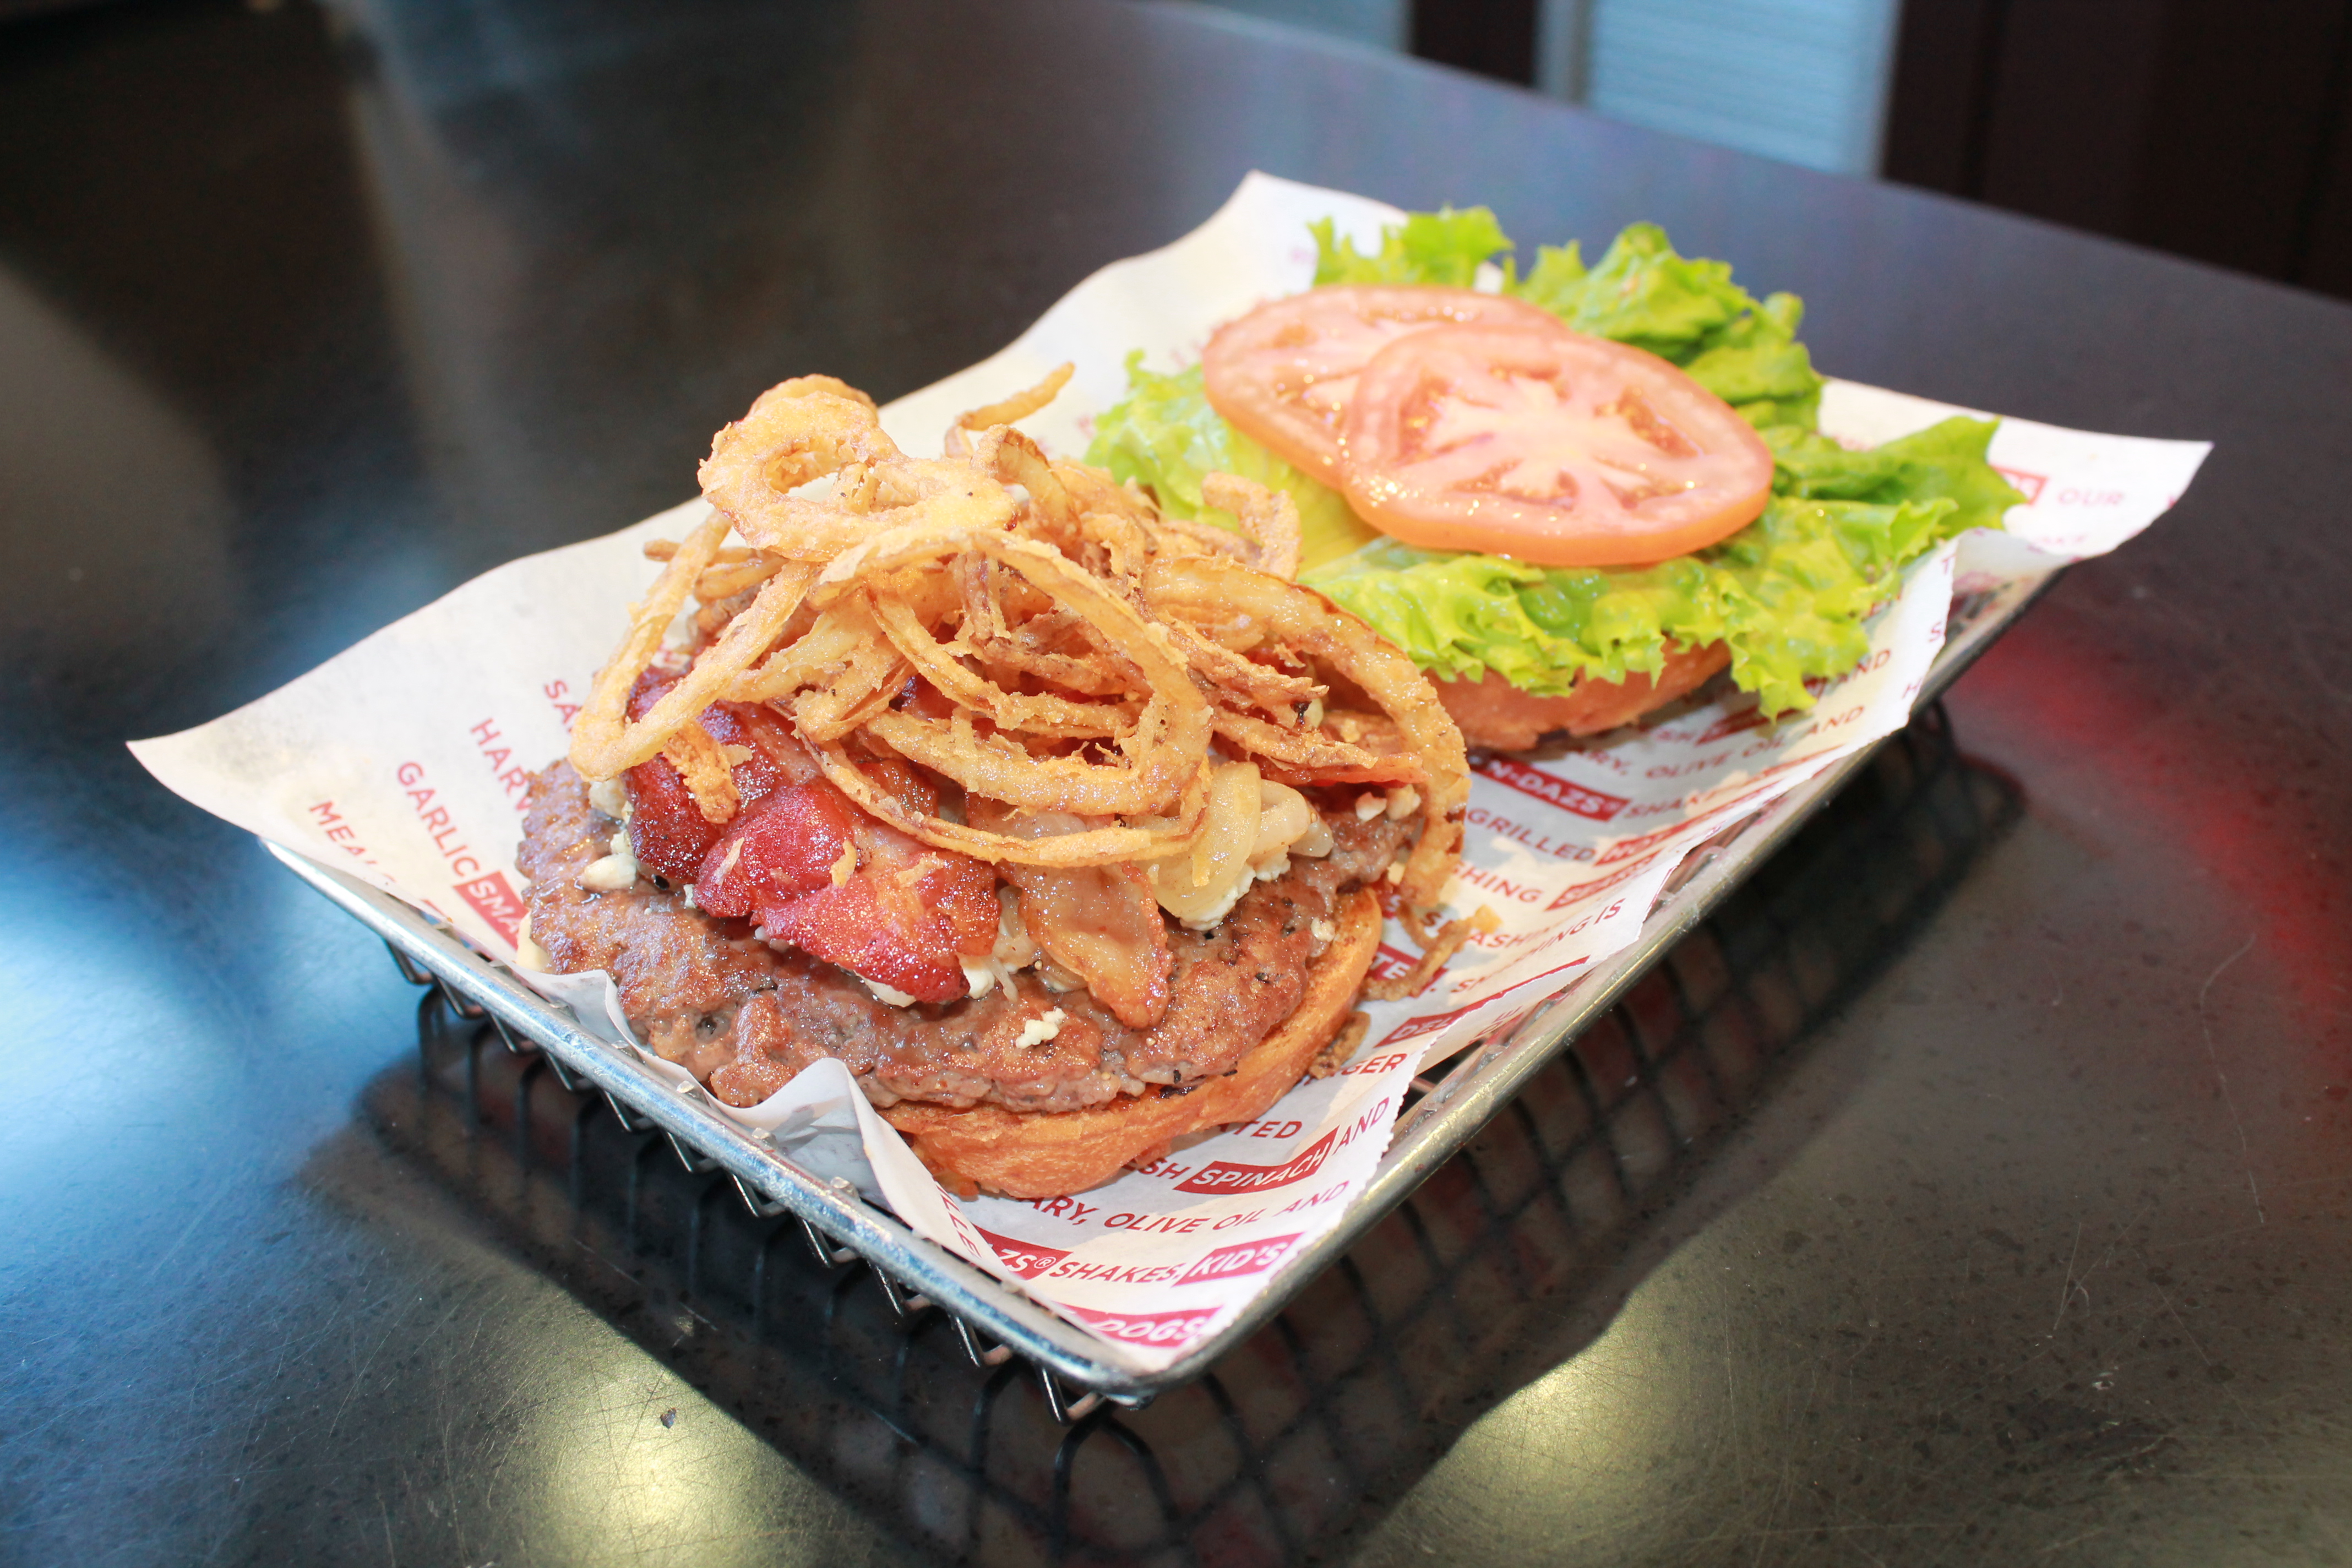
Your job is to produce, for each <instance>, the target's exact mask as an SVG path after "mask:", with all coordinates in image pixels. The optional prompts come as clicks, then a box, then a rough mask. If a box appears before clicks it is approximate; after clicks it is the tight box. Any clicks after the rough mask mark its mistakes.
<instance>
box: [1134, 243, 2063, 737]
mask: <svg viewBox="0 0 2352 1568" xmlns="http://www.w3.org/2000/svg"><path fill="white" fill-rule="evenodd" d="M1314 232H1315V241H1316V247H1317V252H1318V260H1317V267H1316V282H1317V283H1318V284H1323V283H1333V282H1346V283H1440V284H1448V285H1453V286H1455V287H1464V286H1467V285H1469V284H1470V283H1471V282H1472V281H1473V280H1474V279H1475V277H1476V275H1477V271H1478V268H1480V267H1481V266H1482V265H1484V264H1486V263H1488V262H1492V261H1495V259H1496V258H1497V257H1499V256H1502V255H1503V254H1504V253H1505V252H1507V251H1508V250H1509V249H1510V248H1511V243H1510V241H1509V239H1508V238H1507V237H1505V236H1504V234H1503V231H1502V229H1501V227H1500V226H1499V225H1497V224H1496V221H1495V217H1494V215H1493V214H1492V213H1490V212H1488V211H1487V210H1486V208H1484V207H1473V208H1469V209H1467V210H1465V211H1462V212H1454V211H1450V210H1449V211H1446V212H1442V213H1434V214H1430V213H1423V214H1416V215H1414V216H1411V217H1408V218H1407V219H1406V220H1405V221H1404V222H1403V223H1402V224H1401V225H1397V226H1391V227H1390V228H1388V229H1386V230H1384V231H1383V232H1382V235H1381V244H1380V247H1379V248H1378V249H1377V250H1376V251H1375V252H1374V253H1373V254H1371V255H1369V256H1367V255H1365V254H1363V253H1361V252H1360V251H1359V250H1357V249H1356V247H1355V246H1354V245H1353V243H1352V242H1350V241H1348V240H1344V239H1339V238H1337V237H1335V235H1334V233H1333V228H1332V226H1331V225H1330V224H1329V223H1328V221H1327V222H1323V223H1319V224H1317V225H1316V226H1314ZM1500 265H1501V268H1502V288H1503V289H1504V291H1505V292H1507V293H1510V294H1513V295H1516V296H1517V297H1518V298H1520V299H1523V300H1528V301H1529V302H1531V303H1533V304H1536V305H1538V306H1541V307H1542V308H1543V309H1545V310H1549V311H1551V312H1552V313H1553V314H1554V315H1557V316H1559V318H1560V319H1561V320H1562V321H1565V322H1566V323H1567V324H1568V325H1569V326H1570V327H1572V328H1574V329H1575V330H1577V331H1583V332H1589V333H1591V334H1593V335H1595V336H1600V337H1606V338H1611V339H1613V340H1615V341H1617V342H1627V343H1632V344H1633V345H1635V346H1637V347H1640V348H1643V349H1645V350H1647V351H1649V352H1650V353H1655V354H1658V355H1659V356H1660V357H1662V358H1664V359H1666V360H1669V361H1671V362H1673V363H1675V364H1677V365H1679V366H1681V367H1682V368H1683V370H1684V371H1685V373H1686V374H1689V375H1690V376H1692V378H1693V379H1695V380H1696V381H1698V382H1699V383H1700V384H1703V385H1705V386H1706V387H1707V389H1708V390H1710V391H1712V392H1713V393H1715V394H1716V395H1717V396H1718V397H1721V398H1722V399H1723V400H1724V401H1725V402H1727V403H1728V404H1730V405H1732V406H1733V407H1734V408H1737V409H1738V410H1739V411H1740V413H1741V414H1743V415H1744V416H1747V417H1748V420H1749V421H1750V422H1751V423H1752V424H1754V425H1756V426H1758V427H1759V431H1760V432H1761V434H1762V435H1763V437H1764V440H1765V443H1766V445H1768V446H1769V447H1771V449H1772V453H1773V459H1774V468H1773V484H1772V489H1773V495H1772V499H1771V500H1770V501H1769V504H1768V505H1767V506H1766V508H1765V510H1764V513H1763V515H1762V516H1761V517H1759V518H1758V519H1757V520H1756V521H1754V522H1753V523H1750V524H1749V525H1748V527H1747V528H1745V529H1742V530H1741V531H1739V532H1738V533H1736V534H1734V535H1732V536H1731V537H1730V538H1729V539H1727V540H1724V541H1723V542H1720V543H1718V544H1714V545H1710V546H1708V547H1707V548H1706V549H1704V550H1701V551H1698V552H1696V553H1693V554H1690V555H1685V556H1680V557H1677V558H1676V559H1675V560H1672V561H1667V562H1663V563H1659V564H1657V565H1654V566H1644V567H1605V568H1604V567H1586V568H1571V567H1544V566H1537V565H1531V564H1529V563H1526V562H1521V561H1514V560H1510V559H1507V558H1506V557H1501V556H1492V555H1474V554H1456V553H1448V552H1433V551H1423V550H1417V549H1414V548H1412V547H1411V546H1409V545H1405V544H1402V543H1399V542H1396V541H1394V540H1391V539H1388V538H1386V537H1384V536H1381V535H1380V534H1379V533H1377V531H1374V530H1372V529H1370V527H1368V526H1367V525H1366V524H1365V523H1363V522H1362V521H1360V519H1358V518H1357V517H1356V516H1355V514H1354V513H1353V512H1352V511H1351V510H1349V508H1348V505H1347V503H1346V501H1345V500H1344V499H1343V498H1342V497H1340V496H1339V494H1338V493H1337V492H1335V491H1333V490H1331V489H1328V488H1326V487H1325V486H1323V485H1321V484H1318V483H1317V482H1316V481H1315V480H1313V479H1308V478H1307V476H1306V475H1304V474H1302V473H1300V472H1299V471H1298V470H1297V468H1293V467H1292V466H1291V465H1289V464H1288V463H1286V462H1284V461H1283V460H1282V459H1281V458H1277V457H1276V456H1275V455H1274V454H1272V453H1271V452H1268V451H1267V450H1266V449H1265V447H1261V446H1259V445H1258V444H1257V443H1256V442H1255V441H1253V440H1251V439H1249V437H1245V436H1244V435H1243V434H1241V432H1239V431H1237V430H1235V429H1234V427H1233V426H1230V425H1228V424H1227V423H1226V422H1225V421H1224V420H1223V418H1222V417H1220V416H1218V415H1217V413H1216V411H1215V410H1214V409H1213V408H1212V407H1211V406H1210V405H1209V401H1208V397H1207V395H1206V394H1205V393H1204V392H1203V391H1202V386H1201V373H1200V369H1199V367H1198V366H1194V367H1192V368H1191V369H1189V370H1185V371H1181V372H1179V373H1177V374H1173V375H1161V374H1157V373H1155V372H1152V371H1150V370H1147V369H1145V368H1144V367H1143V364H1142V356H1141V355H1140V354H1132V355H1130V356H1129V359H1128V376H1129V395H1128V397H1127V398H1126V399H1125V400H1124V401H1123V402H1121V403H1119V404H1118V405H1116V406H1114V407H1113V408H1111V409H1110V410H1109V411H1108V413H1106V414H1105V415H1103V416H1102V417H1101V418H1100V419H1099V420H1098V421H1097V430H1096V436H1095V439H1094V443H1093V445H1092V446H1091V447H1089V448H1088V450H1087V460H1088V461H1089V462H1093V463H1097V464H1099V465H1101V466H1103V467H1105V468H1109V469H1110V470H1111V472H1112V473H1113V474H1114V475H1116V476H1117V477H1118V478H1119V479H1123V480H1132V481H1134V482H1136V483H1138V484H1141V485H1144V486H1146V487H1148V488H1150V489H1151V490H1152V491H1153V492H1154V493H1155V494H1157V495H1158V497H1159V498H1160V504H1161V505H1163V506H1165V507H1167V508H1168V509H1169V510H1171V511H1173V512H1175V513H1177V514H1178V515H1180V516H1182V517H1188V518H1191V517H1206V518H1208V519H1209V520H1210V521H1217V522H1220V523H1222V524H1223V525H1224V526H1228V527H1230V526H1233V522H1232V520H1231V519H1229V518H1226V517H1224V516H1223V514H1220V513H1216V512H1214V511H1213V510H1212V509H1207V508H1204V507H1203V506H1202V502H1201V488H1200V487H1201V480H1202V478H1203V477H1204V476H1205V475H1207V474H1210V473H1213V472H1217V471H1220V470H1222V471H1224V472H1228V473H1234V474H1239V475H1241V476H1243V477H1244V478H1246V479H1255V480H1256V481H1258V482H1259V483H1261V484H1265V485H1268V486H1274V487H1278V488H1281V489H1286V490H1288V491H1289V492H1290V494H1291V495H1292V497H1293V498H1294V499H1295V500H1297V503H1298V509H1299V518H1300V522H1301V525H1302V528H1303V530H1304V531H1305V533H1306V536H1307V549H1306V551H1305V558H1306V562H1307V570H1306V571H1305V572H1303V573H1302V574H1301V578H1302V580H1303V581H1305V582H1307V583H1309V584H1312V585H1313V586H1315V587H1316V588H1318V589H1319V590H1320V591H1321V592H1323V593H1324V594H1326V595H1328V596H1329V597H1330V598H1331V599H1332V600H1333V601H1334V602H1336V603H1338V604H1339V605H1343V606H1344V607H1346V608H1347V609H1349V610H1351V611H1353V612H1354V613H1355V614H1357V615H1358V616H1361V617H1363V619H1364V620H1366V621H1367V622H1369V623H1370V625H1371V626H1373V627H1374V628H1375V629H1376V630H1378V631H1380V632H1381V634H1382V635H1383V636H1385V637H1388V638H1389V639H1390V640H1391V641H1392V642H1394V643H1396V644H1397V646H1398V647H1401V648H1402V649H1403V650H1404V651H1405V653H1407V654H1408V655H1409V656H1411V658H1412V660H1413V662H1414V663H1416V664H1418V665H1419V666H1421V667H1422V668H1424V669H1426V670H1428V671H1430V672H1431V673H1432V674H1433V675H1437V676H1440V677H1443V678H1444V679H1454V680H1477V679H1482V678H1483V677H1484V676H1485V674H1486V671H1487V670H1489V669H1492V670H1496V671H1497V672H1498V673H1500V674H1501V675H1502V676H1503V677H1504V678H1505V679H1507V680H1509V681H1510V682H1511V683H1512V684H1513V685H1515V686H1517V687H1519V688H1521V689H1524V690H1527V691H1528V692H1531V693H1534V694H1536V695H1538V696H1557V695H1560V694H1563V693H1565V692H1566V691H1567V690H1568V689H1570V687H1571V686H1573V685H1574V684H1575V682H1576V681H1577V679H1579V678H1580V677H1582V676H1585V675H1588V674H1589V675H1591V676H1593V677H1595V678H1596V679H1603V680H1622V679H1624V678H1625V677H1626V676H1627V675H1629V674H1633V673H1636V672H1650V671H1655V670H1656V669H1658V668H1660V667H1661V666H1662V665H1663V663H1664V658H1665V654H1666V649H1667V645H1668V644H1670V643H1673V644H1679V645H1683V646H1700V645H1704V644H1706V643H1711V642H1716V641H1721V642H1724V643H1726V644H1727V645H1728V646H1729V647H1730V650H1731V675H1732V679H1733V680H1734V681H1735V682H1737V683H1738V685H1739V686H1740V687H1741V688H1742V689H1746V690H1749V691H1754V692H1756V693H1757V694H1758V695H1759V698H1760V699H1761V700H1762V705H1763V708H1764V710H1765V711H1766V712H1768V713H1777V712H1786V711H1790V710H1798V709H1803V708H1808V707H1811V704H1812V700H1813V699H1812V696H1811V692H1809V691H1808V690H1807V689H1806V686H1805V683H1806V681H1807V680H1808V679H1823V678H1828V677H1833V676H1837V675H1841V674H1843V673H1844V672H1845V671H1846V670H1849V669H1851V668H1853V666H1854V665H1855V663H1857V662H1858V661H1859V660H1860V659H1861V658H1862V657H1863V655H1864V653H1865V652H1866V651H1867V650H1868V647H1869V634H1868V632H1867V631H1866V630H1865V629H1864V624H1863V623H1864V620H1865V618H1866V617H1867V616H1869V614H1870V612H1871V611H1872V610H1873V609H1874V607H1876V606H1877V605H1879V604H1880V603H1882V602H1883V601H1885V599H1887V598H1889V597H1891V596H1892V595H1893V594H1894V593H1895V586H1896V579H1897V576H1898V574H1900V572H1901V570H1902V568H1903V566H1904V565H1905V564H1906V563H1908V562H1910V561H1913V560H1915V559H1916V558H1917V557H1919V556H1920V555H1922V554H1925V553H1926V552H1927V551H1929V550H1931V549H1933V548H1934V547H1935V546H1936V545H1937V544H1938V543H1940V542H1943V541H1945V540H1947V539H1950V538H1953V537H1956V536H1957V535H1958V534H1959V533H1961V532H1963V531H1967V530H1968V529H1970V528H1998V527H2000V520H2001V516H2002V514H2003V513H2004V512H2005V511H2006V510H2008V509H2009V508H2010V507H2011V506H2014V505H2017V504H2019V503H2020V502H2021V501H2022V500H2024V497H2022V496H2021V495H2020V494H2018V492H2017V491H2016V490H2015V489H2011V487H2010V485H2009V483H2008V482H2007V481H2006V480H2004V479H2002V478H2001V477H2000V474H1999V473H1997V472H1995V471H1994V470H1993V468H1991V467H1990V465H1988V464H1987V462H1986V461H1985V448H1986V445H1987V443H1988V442H1990V439H1991V437H1992V432H1993V428H1994V426H1993V423H1992V422H1991V421H1988V420H1975V419H1965V418H1954V419H1948V420H1945V421H1944V422H1943V423H1942V424H1940V425H1937V426H1931V427H1930V428H1928V429H1926V430H1922V431H1919V432H1917V433H1916V434H1915V435H1911V436H1906V437H1903V438H1901V439H1900V440H1895V441H1890V442H1887V443H1885V445H1883V446H1881V447H1875V448H1873V449H1871V450H1868V451H1862V452H1856V451H1850V450H1848V449H1847V448H1845V447H1842V446H1840V445H1839V444H1838V443H1837V442H1835V441H1833V440H1831V439H1829V438H1828V437H1824V436H1822V435H1820V434H1818V433H1817V431H1816V429H1815V423H1816V416H1817V414H1818V410H1819V406H1820V401H1821V387H1822V378H1821V377H1820V376H1819V375H1818V374H1815V373H1814V371H1813V368H1812V363H1811V358H1810V356H1808V354H1807V353H1806V352H1805V347H1804V344H1802V343H1801V342H1798V341H1797V335H1796V334H1797V328H1798V326H1799V323H1800V321H1801V319H1802V316H1803V306H1802V304H1801V302H1800V301H1799V300H1797V299H1796V297H1795V296H1793V295H1790V294H1774V295H1771V296H1769V297H1768V298H1766V299H1763V300H1758V299H1756V298H1755V297H1754V296H1753V295H1751V294H1749V293H1748V291H1747V290H1746V289H1742V288H1740V287H1739V286H1738V284H1737V283H1735V282H1733V281H1732V278H1731V268H1729V267H1728V266H1727V264H1725V263H1723V262H1719V261H1707V260H1700V259H1692V258H1684V257H1681V256H1678V255H1676V254H1675V250H1674V247H1672V246H1671V245H1669V244H1668V243H1667V241H1666V237H1665V235H1664V232H1663V231H1662V230H1660V229H1659V228H1657V227H1656V226H1654V225H1651V224H1635V225H1633V226H1631V227H1629V228H1627V229H1626V230H1625V231H1624V232H1623V233H1622V234H1620V235H1619V236H1618V237H1617V238H1616V239H1615V240H1614V241H1613V242H1612V244H1611V245H1610V247H1609V248H1608V250H1607V251H1606V252H1605V253H1604V254H1603V255H1602V257H1601V260H1600V261H1599V262H1598V263H1596V264H1595V265H1593V266H1591V267H1590V268H1587V267H1586V266H1585V265H1584V263H1583V260H1582V258H1581V257H1580V254H1579V252H1578V248H1577V247H1576V246H1575V245H1573V244H1570V245H1567V246H1561V247H1544V248H1543V249H1541V250H1540V251H1538V254H1537V259H1536V264H1535V266H1534V267H1533V268H1530V269H1529V270H1528V273H1527V275H1526V276H1525V277H1524V278H1522V277H1519V276H1518V275H1517V272H1516V270H1515V269H1514V268H1512V267H1511V266H1510V264H1509V263H1508V262H1507V261H1505V262H1503V263H1501V264H1500Z"/></svg>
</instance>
